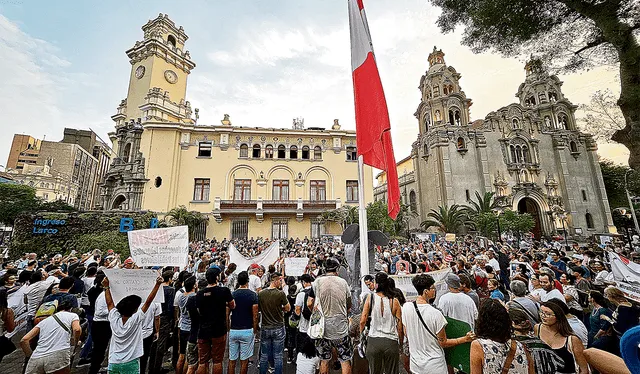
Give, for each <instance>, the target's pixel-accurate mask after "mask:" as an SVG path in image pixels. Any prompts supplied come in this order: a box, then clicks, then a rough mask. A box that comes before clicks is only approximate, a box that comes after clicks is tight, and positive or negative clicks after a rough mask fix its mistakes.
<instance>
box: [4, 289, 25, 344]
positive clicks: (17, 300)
mask: <svg viewBox="0 0 640 374" xmlns="http://www.w3.org/2000/svg"><path fill="white" fill-rule="evenodd" d="M27 287H28V286H22V287H20V288H19V289H18V290H17V291H16V292H14V293H12V294H11V295H9V297H8V298H7V306H8V307H9V308H11V309H13V314H14V320H15V324H16V328H15V330H13V331H12V332H10V333H6V334H5V336H6V337H7V338H9V339H11V337H12V336H14V335H15V334H17V333H18V332H20V331H22V329H24V328H25V327H26V326H27V324H26V322H27V305H26V304H25V303H24V294H25V291H26V290H27Z"/></svg>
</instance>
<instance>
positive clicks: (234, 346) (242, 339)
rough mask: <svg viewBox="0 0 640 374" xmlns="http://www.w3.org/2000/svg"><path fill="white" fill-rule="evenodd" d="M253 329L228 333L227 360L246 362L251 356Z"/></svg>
mask: <svg viewBox="0 0 640 374" xmlns="http://www.w3.org/2000/svg"><path fill="white" fill-rule="evenodd" d="M254 341H255V339H254V336H253V329H246V330H230V331H229V360H237V359H238V358H240V361H244V360H248V359H249V357H251V356H253V343H254Z"/></svg>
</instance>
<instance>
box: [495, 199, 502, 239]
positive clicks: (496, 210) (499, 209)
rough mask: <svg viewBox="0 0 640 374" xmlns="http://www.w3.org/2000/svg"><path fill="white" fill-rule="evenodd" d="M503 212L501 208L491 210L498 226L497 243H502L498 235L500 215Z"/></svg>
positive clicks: (499, 234)
mask: <svg viewBox="0 0 640 374" xmlns="http://www.w3.org/2000/svg"><path fill="white" fill-rule="evenodd" d="M503 211H504V208H502V207H496V208H493V212H494V213H495V214H496V224H497V225H498V242H501V241H502V233H500V214H502V212H503Z"/></svg>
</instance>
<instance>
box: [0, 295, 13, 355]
mask: <svg viewBox="0 0 640 374" xmlns="http://www.w3.org/2000/svg"><path fill="white" fill-rule="evenodd" d="M15 328H16V321H15V314H14V312H13V309H11V308H9V305H8V302H7V290H4V289H2V288H0V362H2V359H3V358H4V355H5V354H6V353H8V352H9V351H13V350H15V346H14V345H13V343H12V342H11V341H10V340H9V338H7V337H5V334H6V333H11V332H13V330H15Z"/></svg>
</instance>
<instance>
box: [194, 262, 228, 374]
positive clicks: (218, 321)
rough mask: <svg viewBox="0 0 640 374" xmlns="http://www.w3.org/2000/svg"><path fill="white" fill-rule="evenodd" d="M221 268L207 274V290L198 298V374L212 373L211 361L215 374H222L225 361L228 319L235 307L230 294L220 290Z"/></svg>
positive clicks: (222, 288) (224, 288)
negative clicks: (229, 313) (210, 368)
mask: <svg viewBox="0 0 640 374" xmlns="http://www.w3.org/2000/svg"><path fill="white" fill-rule="evenodd" d="M219 276H220V268H211V269H209V270H207V273H206V275H205V277H206V278H207V283H208V285H207V288H205V289H203V290H200V291H198V294H197V295H196V296H195V299H196V307H197V308H198V313H199V316H200V318H199V323H200V328H199V329H198V356H199V362H200V363H199V365H198V371H197V373H198V374H205V373H208V372H209V360H212V361H213V374H222V360H223V359H224V352H225V348H226V346H227V315H228V311H227V308H228V309H229V310H232V309H234V308H235V307H236V303H235V301H234V300H233V296H232V295H231V291H229V289H228V288H227V287H220V286H218V277H219Z"/></svg>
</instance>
